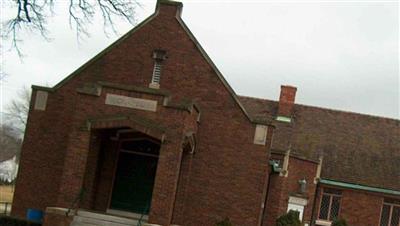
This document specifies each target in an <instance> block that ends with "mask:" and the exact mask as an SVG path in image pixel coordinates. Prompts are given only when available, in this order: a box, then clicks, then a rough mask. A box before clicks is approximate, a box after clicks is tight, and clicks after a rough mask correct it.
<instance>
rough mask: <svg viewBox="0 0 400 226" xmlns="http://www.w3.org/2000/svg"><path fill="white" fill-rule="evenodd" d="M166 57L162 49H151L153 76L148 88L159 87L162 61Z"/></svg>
mask: <svg viewBox="0 0 400 226" xmlns="http://www.w3.org/2000/svg"><path fill="white" fill-rule="evenodd" d="M166 58H167V56H166V52H165V51H164V50H160V49H158V50H154V51H153V59H154V69H153V77H152V78H151V83H150V85H149V87H150V88H154V89H159V88H160V81H161V69H162V63H163V61H164V60H165V59H166Z"/></svg>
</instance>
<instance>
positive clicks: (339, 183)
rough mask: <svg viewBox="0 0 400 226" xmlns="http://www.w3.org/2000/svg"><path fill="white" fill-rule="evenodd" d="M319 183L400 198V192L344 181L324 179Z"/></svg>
mask: <svg viewBox="0 0 400 226" xmlns="http://www.w3.org/2000/svg"><path fill="white" fill-rule="evenodd" d="M319 183H320V184H324V185H333V186H337V187H342V188H349V189H354V190H362V191H369V192H378V193H383V194H388V195H398V196H400V191H398V190H392V189H386V188H377V187H371V186H366V185H360V184H353V183H347V182H342V181H335V180H330V179H322V178H321V179H320V180H319Z"/></svg>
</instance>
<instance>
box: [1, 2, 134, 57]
mask: <svg viewBox="0 0 400 226" xmlns="http://www.w3.org/2000/svg"><path fill="white" fill-rule="evenodd" d="M12 3H13V4H14V8H15V10H16V11H15V17H14V18H12V19H10V20H9V21H7V22H6V27H5V32H4V34H2V38H3V39H9V40H10V41H11V48H12V49H14V50H16V52H17V53H18V55H19V56H20V57H22V56H23V54H22V51H21V49H20V47H19V46H20V43H21V42H22V39H21V38H20V37H19V36H20V33H22V32H23V31H29V32H32V33H39V34H40V35H41V36H42V37H43V38H44V39H45V40H46V41H49V40H50V39H49V36H48V35H49V31H48V29H47V22H48V19H49V17H51V16H53V15H54V4H55V1H54V0H12ZM138 6H141V5H140V4H139V3H138V2H137V1H136V0H69V5H68V9H67V10H68V12H69V24H70V27H71V29H74V30H75V32H76V35H77V40H78V41H79V40H80V39H82V38H83V37H85V36H86V37H88V36H89V33H88V29H87V28H88V25H89V24H91V23H92V22H93V20H94V17H95V15H96V12H98V13H100V15H101V16H102V18H103V24H104V33H105V34H106V35H107V36H108V35H109V33H108V29H111V30H112V31H113V33H114V34H117V30H116V28H115V21H116V19H120V18H122V19H125V20H126V21H128V22H129V23H131V24H134V23H135V22H136V20H135V19H136V14H135V12H136V7H138Z"/></svg>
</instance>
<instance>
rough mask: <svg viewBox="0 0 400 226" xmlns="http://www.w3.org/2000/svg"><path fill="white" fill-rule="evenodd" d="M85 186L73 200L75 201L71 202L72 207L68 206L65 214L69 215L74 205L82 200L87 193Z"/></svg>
mask: <svg viewBox="0 0 400 226" xmlns="http://www.w3.org/2000/svg"><path fill="white" fill-rule="evenodd" d="M85 192H86V190H85V188H81V190H80V191H79V193H78V195H77V196H76V198H75V199H74V200H73V202H72V203H71V205H70V207H69V208H68V210H67V212H66V213H65V215H66V216H67V217H68V216H69V214H70V212H71V210H72V209H74V206H75V205H76V204H77V203H78V202H80V201H81V200H82V198H83V196H84V195H85Z"/></svg>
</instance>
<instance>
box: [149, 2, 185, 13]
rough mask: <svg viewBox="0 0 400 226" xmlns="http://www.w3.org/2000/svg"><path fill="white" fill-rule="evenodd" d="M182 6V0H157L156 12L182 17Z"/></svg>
mask: <svg viewBox="0 0 400 226" xmlns="http://www.w3.org/2000/svg"><path fill="white" fill-rule="evenodd" d="M182 7H183V4H182V2H176V1H170V0H157V4H156V12H157V13H159V14H164V15H165V16H173V17H181V14H182Z"/></svg>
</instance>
